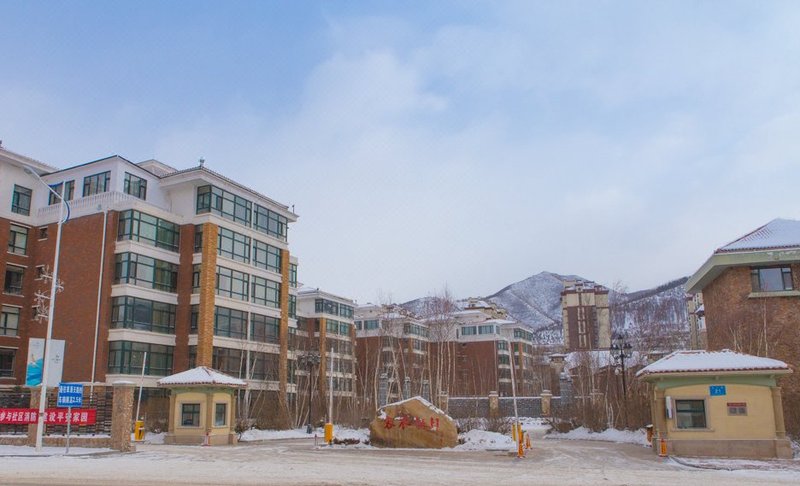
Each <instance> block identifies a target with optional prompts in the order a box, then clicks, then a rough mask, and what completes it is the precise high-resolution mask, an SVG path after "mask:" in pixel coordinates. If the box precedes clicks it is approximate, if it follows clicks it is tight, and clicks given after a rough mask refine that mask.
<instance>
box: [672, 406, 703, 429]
mask: <svg viewBox="0 0 800 486" xmlns="http://www.w3.org/2000/svg"><path fill="white" fill-rule="evenodd" d="M675 418H676V422H677V425H678V428H679V429H705V428H706V402H705V400H675Z"/></svg>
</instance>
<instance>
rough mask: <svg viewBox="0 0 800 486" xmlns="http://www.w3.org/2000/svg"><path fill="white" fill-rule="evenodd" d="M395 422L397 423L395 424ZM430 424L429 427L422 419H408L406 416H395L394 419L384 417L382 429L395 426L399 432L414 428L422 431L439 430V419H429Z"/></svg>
mask: <svg viewBox="0 0 800 486" xmlns="http://www.w3.org/2000/svg"><path fill="white" fill-rule="evenodd" d="M395 421H399V423H398V424H395ZM430 422H431V423H430V426H429V425H428V423H427V422H425V419H423V418H419V417H410V416H407V415H400V416H397V417H394V418H392V417H386V419H385V420H384V422H383V428H384V429H392V428H394V427H395V425H396V426H397V427H398V428H399V429H400V430H406V428H407V427H416V428H418V429H423V430H438V429H439V419H438V418H437V419H434V418H433V417H431V421H430Z"/></svg>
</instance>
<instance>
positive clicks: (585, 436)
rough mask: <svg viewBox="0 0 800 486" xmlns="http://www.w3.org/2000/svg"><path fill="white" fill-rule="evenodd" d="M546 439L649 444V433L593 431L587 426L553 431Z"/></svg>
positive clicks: (612, 430)
mask: <svg viewBox="0 0 800 486" xmlns="http://www.w3.org/2000/svg"><path fill="white" fill-rule="evenodd" d="M545 438H546V439H570V440H598V441H602V442H617V443H621V444H639V445H642V446H649V445H650V443H649V442H647V434H646V433H645V431H644V429H640V430H616V429H606V430H604V431H602V432H592V431H591V430H589V429H587V428H585V427H578V428H577V429H573V430H570V431H569V432H565V433H563V434H560V433H557V432H551V433H550V434H548V435H547V436H546V437H545Z"/></svg>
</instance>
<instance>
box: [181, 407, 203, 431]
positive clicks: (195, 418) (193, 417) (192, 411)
mask: <svg viewBox="0 0 800 486" xmlns="http://www.w3.org/2000/svg"><path fill="white" fill-rule="evenodd" d="M181 427H200V404H199V403H182V404H181Z"/></svg>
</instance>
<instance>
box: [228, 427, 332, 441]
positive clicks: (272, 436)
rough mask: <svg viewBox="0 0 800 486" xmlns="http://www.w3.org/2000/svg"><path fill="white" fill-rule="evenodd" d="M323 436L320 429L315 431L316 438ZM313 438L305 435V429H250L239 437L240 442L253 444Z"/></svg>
mask: <svg viewBox="0 0 800 486" xmlns="http://www.w3.org/2000/svg"><path fill="white" fill-rule="evenodd" d="M323 435H324V433H323V431H322V429H317V436H319V437H322V436H323ZM307 438H312V439H313V438H314V434H313V433H311V434H307V433H306V429H305V427H303V428H300V429H289V430H259V429H250V430H245V431H244V432H242V435H241V436H240V437H239V441H240V442H253V441H257V440H277V439H307Z"/></svg>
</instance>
